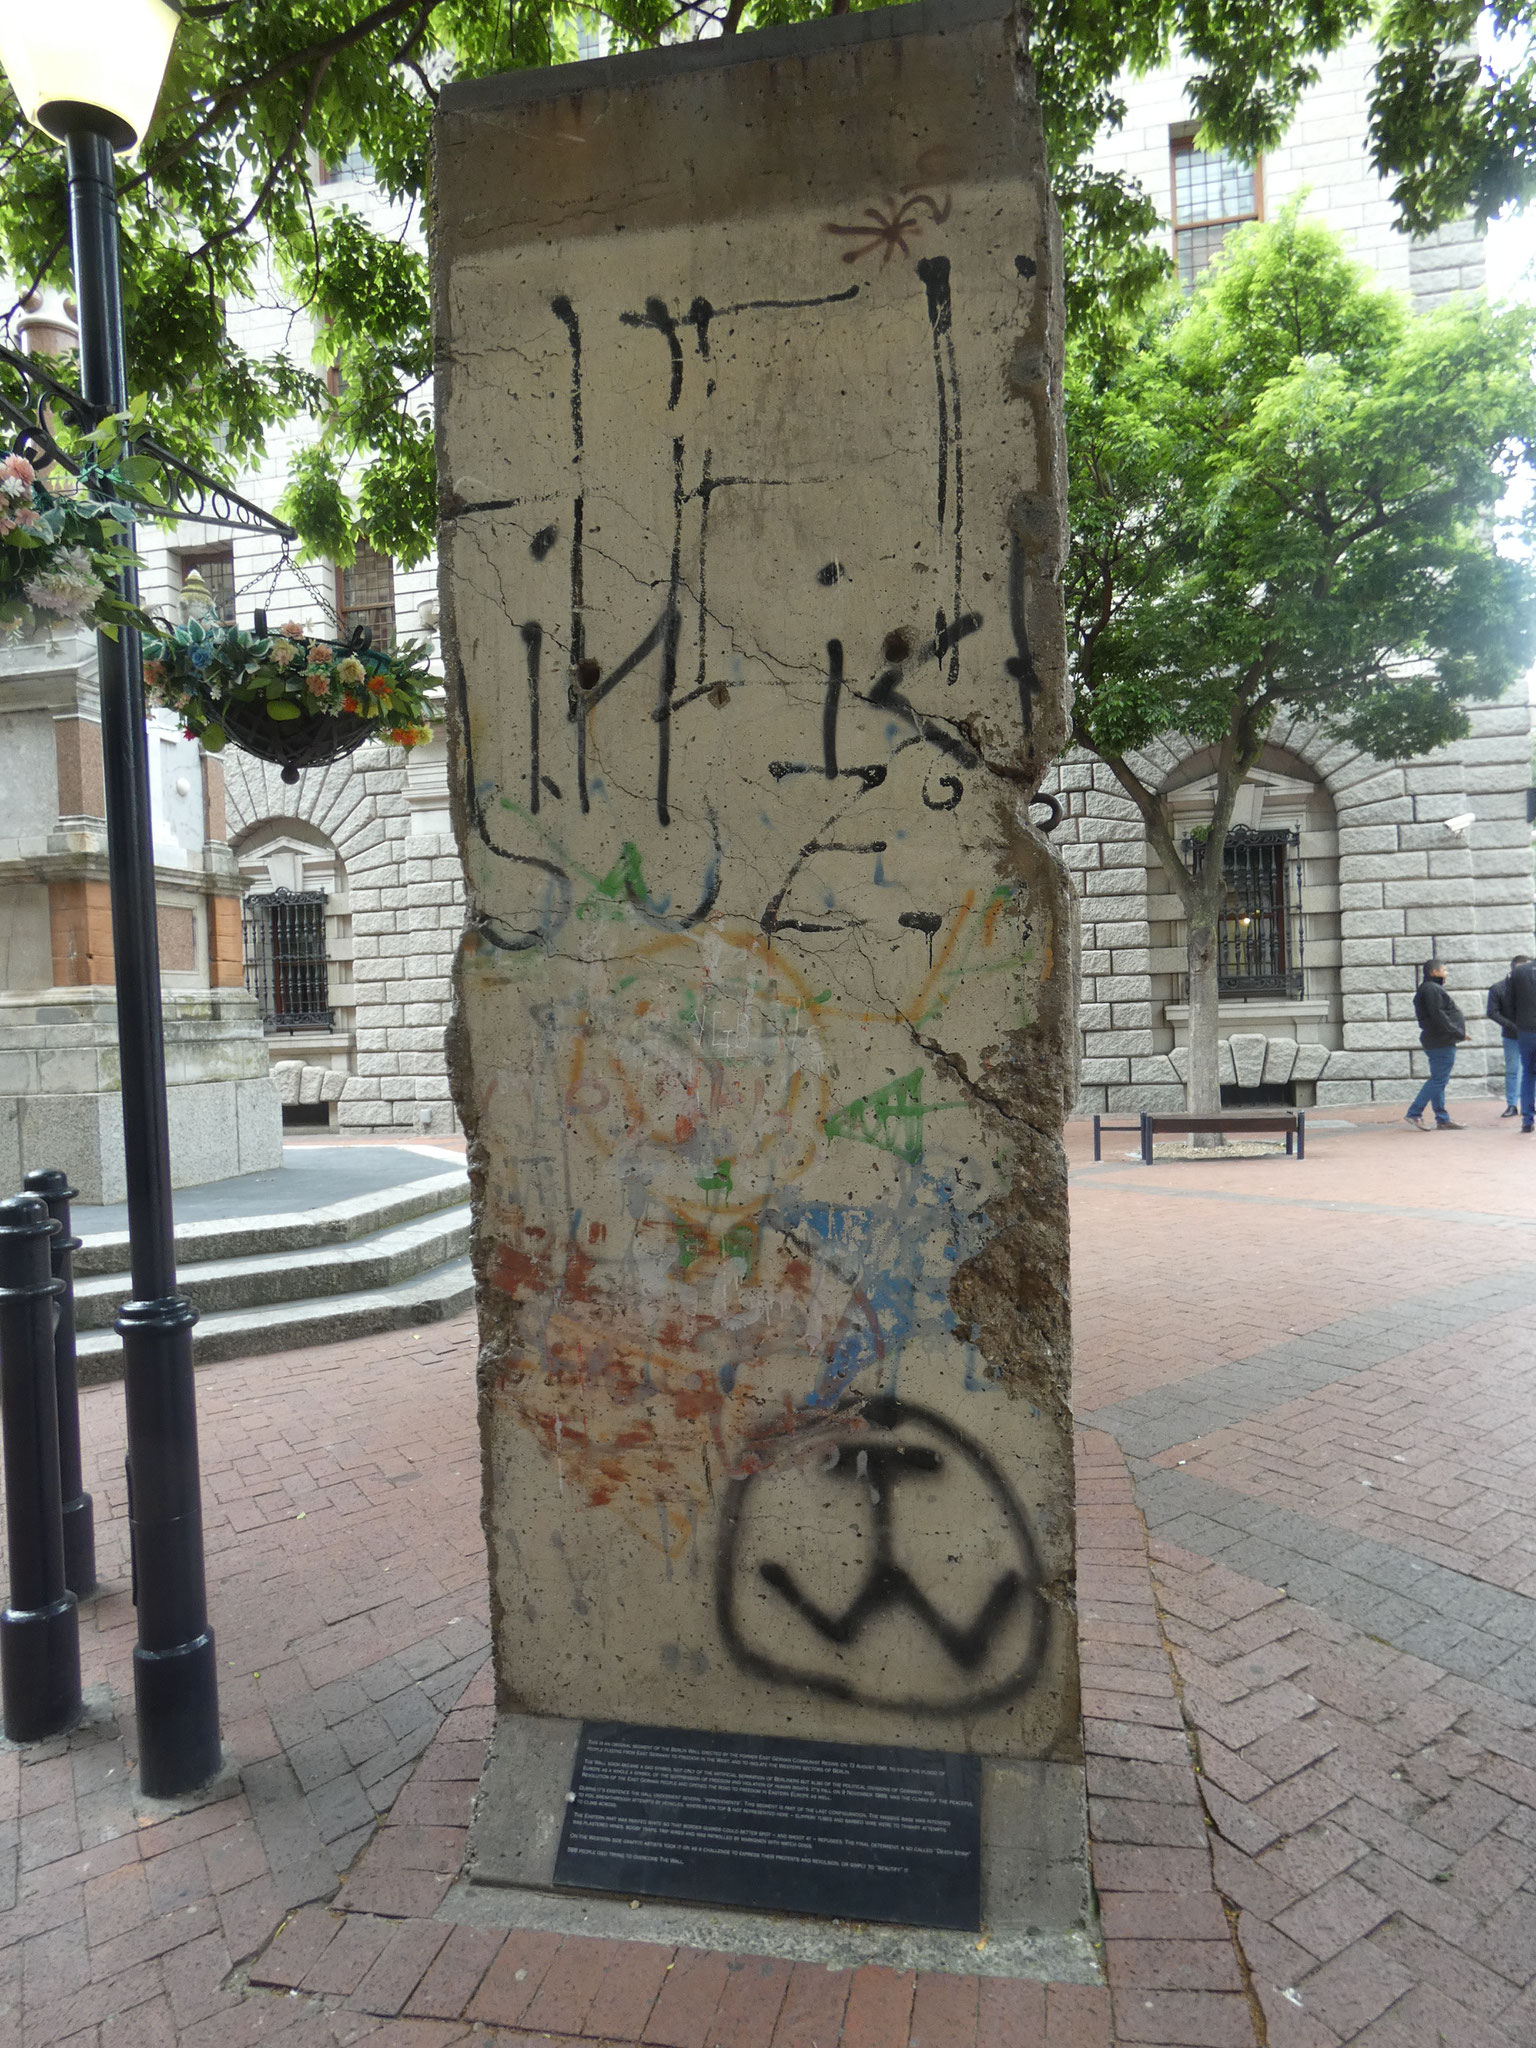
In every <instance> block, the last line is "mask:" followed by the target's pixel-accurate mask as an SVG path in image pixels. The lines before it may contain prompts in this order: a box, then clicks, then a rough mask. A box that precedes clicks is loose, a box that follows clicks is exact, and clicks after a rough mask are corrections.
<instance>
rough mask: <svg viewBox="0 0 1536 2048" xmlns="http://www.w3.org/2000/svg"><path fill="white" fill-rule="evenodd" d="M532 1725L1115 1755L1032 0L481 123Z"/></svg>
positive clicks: (487, 1436) (487, 1217) (521, 1506)
mask: <svg viewBox="0 0 1536 2048" xmlns="http://www.w3.org/2000/svg"><path fill="white" fill-rule="evenodd" d="M434 189H435V195H436V197H435V208H434V214H435V221H436V233H437V250H436V295H437V322H438V360H439V421H440V435H441V440H440V461H441V473H442V494H443V503H444V506H445V508H446V521H445V527H444V535H443V553H442V560H443V617H444V649H445V659H446V667H447V673H448V680H449V693H450V700H451V715H452V718H453V722H454V748H455V753H454V763H455V773H454V782H455V790H454V802H455V821H456V826H457V830H458V833H459V837H460V843H461V846H462V850H463V855H464V861H465V866H466V871H467V876H468V887H469V899H470V900H469V918H468V929H467V933H466V937H465V940H464V944H463V947H462V950H461V953H460V957H459V962H458V1010H457V1015H456V1020H455V1024H454V1026H453V1028H452V1031H451V1033H450V1060H451V1064H452V1068H453V1073H454V1078H455V1085H456V1088H457V1091H458V1103H459V1108H460V1112H461V1114H462V1116H463V1119H464V1121H465V1124H466V1126H467V1127H468V1129H469V1131H470V1133H471V1137H472V1144H471V1153H470V1161H471V1171H472V1175H473V1180H474V1186H475V1197H476V1211H477V1222H476V1265H477V1273H478V1285H479V1308H480V1321H481V1335H482V1347H483V1348H482V1352H481V1365H480V1374H481V1416H482V1428H483V1437H484V1456H485V1474H486V1500H485V1520H486V1529H487V1535H488V1541H489V1547H490V1570H491V1581H492V1596H493V1597H492V1606H493V1615H494V1625H495V1639H496V1671H497V1680H498V1689H499V1698H500V1702H501V1705H502V1707H503V1708H504V1709H507V1710H513V1709H515V1710H521V1711H522V1712H525V1713H531V1714H534V1715H545V1716H591V1717H616V1718H621V1719H626V1720H632V1721H650V1722H656V1723H666V1724H671V1725H680V1726H689V1727H695V1728H711V1729H726V1730H735V1731H741V1732H746V1733H753V1732H760V1733H768V1732H772V1733H776V1734H780V1735H803V1736H808V1737H837V1738H840V1739H843V1740H848V1741H873V1742H895V1743H917V1744H925V1745H931V1746H937V1747H947V1748H950V1749H959V1750H974V1751H980V1752H983V1753H986V1754H989V1755H996V1756H1013V1757H1024V1758H1058V1759H1073V1758H1075V1757H1077V1756H1078V1754H1079V1720H1078V1690H1077V1652H1076V1641H1075V1629H1074V1605H1073V1507H1072V1503H1073V1482H1072V1447H1071V1418H1070V1411H1069V1384H1068V1383H1069V1373H1070V1335H1069V1326H1068V1264H1067V1207H1066V1174H1065V1167H1064V1160H1063V1154H1062V1149H1061V1142H1060V1127H1061V1123H1062V1119H1063V1115H1064V1113H1065V1111H1066V1108H1067V1106H1068V1104H1069V1103H1070V1102H1071V1099H1072V1093H1073V1074H1072V1064H1073V1047H1074V1043H1075V1033H1074V1021H1073V1020H1074V974H1075V968H1074V954H1075V939H1074V933H1073V927H1072V916H1073V913H1072V901H1073V899H1072V894H1071V891H1070V889H1069V888H1068V886H1067V885H1066V881H1065V877H1064V874H1063V872H1062V870H1061V869H1060V867H1059V866H1058V864H1057V862H1056V861H1055V859H1054V858H1053V856H1052V853H1051V851H1050V847H1049V845H1048V842H1047V841H1046V839H1045V838H1044V837H1043V836H1042V835H1041V833H1040V832H1039V831H1037V830H1036V829H1034V828H1033V827H1032V826H1031V824H1030V822H1029V800H1030V795H1031V792H1032V791H1033V789H1034V787H1035V786H1036V784H1037V783H1038V781H1039V779H1040V777H1041V775H1042V773H1043V772H1044V770H1045V767H1046V765H1047V763H1048V762H1049V760H1050V759H1051V757H1052V755H1053V754H1054V753H1055V752H1056V750H1057V749H1058V748H1059V746H1060V745H1061V743H1062V739H1063V735H1064V730H1065V716H1066V711H1065V677H1064V655H1063V631H1062V621H1061V609H1060V596H1059V589H1058V576H1059V570H1060V562H1061V551H1062V546H1063V534H1064V521H1063V500H1062V458H1061V447H1060V435H1061V409H1060V335H1061V257H1060V247H1059V240H1058V232H1057V226H1056V222H1055V218H1054V215H1053V212H1052V208H1051V203H1050V199H1049V195H1048V190H1047V181H1046V169H1045V160H1044V152H1043V146H1042V140H1041V128H1040V119H1039V113H1038V108H1037V105H1036V101H1035V95H1034V81H1033V74H1032V72H1031V70H1030V68H1029V66H1028V64H1027V62H1026V61H1025V59H1024V56H1023V54H1022V50H1021V45H1020V41H1019V36H1018V30H1017V25H1016V23H1015V22H1014V21H1013V20H1012V19H1011V17H1010V16H1009V15H1008V14H1007V12H1006V11H1005V10H1003V9H1000V8H999V7H998V6H997V5H996V4H995V0H981V4H966V5H959V6H946V7H944V8H942V9H941V8H932V9H930V8H927V7H921V8H919V7H909V8H903V9H895V10H889V11H885V12H874V13H869V14H858V15H850V16H847V17H845V18H842V19H840V20H836V21H831V22H824V23H819V24H816V25H814V26H813V27H809V28H803V29H793V30H786V31H772V32H767V33H762V34H757V35H742V36H736V37H732V38H729V39H725V40H721V41H716V42H710V43H703V44H694V45H689V46H687V47H683V48H678V49H669V50H665V51H661V52H657V53H655V54H651V55H641V56H634V57H627V58H621V59H613V60H605V61H601V62H598V63H593V64H587V65H582V66H576V67H568V68H562V69H560V70H557V71H551V72H523V73H518V74H515V75H513V76H510V77H506V78H500V79H492V80H488V81H484V82H481V83H476V84H466V85H462V86H454V87H451V88H449V90H448V91H447V92H446V93H445V94H444V99H443V109H442V113H441V115H440V118H439V123H438V138H437V167H436V182H435V188H434Z"/></svg>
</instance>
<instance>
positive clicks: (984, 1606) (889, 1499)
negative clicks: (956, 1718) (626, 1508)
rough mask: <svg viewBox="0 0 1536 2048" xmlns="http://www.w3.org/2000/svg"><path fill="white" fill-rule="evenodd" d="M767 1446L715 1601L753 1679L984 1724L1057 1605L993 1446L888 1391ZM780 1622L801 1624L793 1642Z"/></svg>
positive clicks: (1015, 1683) (725, 1548) (722, 1565)
mask: <svg viewBox="0 0 1536 2048" xmlns="http://www.w3.org/2000/svg"><path fill="white" fill-rule="evenodd" d="M838 1423H839V1425H840V1427H838V1428H837V1429H836V1430H835V1431H832V1432H827V1433H824V1434H820V1435H818V1436H817V1437H816V1438H815V1439H814V1440H812V1441H809V1442H807V1441H806V1440H804V1439H803V1438H802V1439H797V1438H795V1437H793V1436H789V1437H781V1438H779V1439H777V1440H775V1441H771V1442H768V1443H765V1444H764V1445H763V1446H762V1447H761V1449H760V1452H759V1454H758V1462H756V1463H755V1466H754V1469H752V1470H751V1471H749V1472H747V1473H746V1474H744V1476H742V1477H741V1478H739V1479H737V1480H735V1481H734V1482H733V1484H732V1486H731V1489H730V1492H729V1493H728V1495H727V1496H726V1500H725V1503H724V1506H723V1509H722V1512H721V1517H720V1545H719V1554H718V1558H717V1563H716V1578H715V1602H716V1611H717V1614H718V1617H719V1624H720V1634H721V1638H722V1640H723V1641H724V1643H725V1645H726V1647H727V1650H728V1652H729V1653H730V1655H731V1656H732V1658H733V1659H734V1660H735V1661H736V1662H737V1663H738V1664H739V1665H740V1666H741V1667H742V1668H743V1669H745V1670H747V1671H750V1672H751V1673H752V1674H753V1675H754V1676H757V1677H760V1678H766V1679H772V1680H774V1681H776V1682H778V1683H780V1684H788V1685H797V1686H808V1687H809V1688H810V1689H811V1690H812V1691H814V1692H819V1693H823V1694H826V1695H827V1696H828V1697H830V1698H833V1699H842V1700H848V1701H851V1702H857V1703H858V1704H860V1705H863V1706H877V1707H887V1708H894V1709H897V1710H899V1711H901V1712H903V1713H916V1714H962V1713H976V1712H980V1711H982V1710H983V1709H985V1708H987V1707H993V1706H998V1705H1000V1704H1002V1703H1003V1702H1005V1701H1007V1700H1010V1699H1013V1698H1016V1697H1017V1696H1018V1694H1020V1693H1021V1692H1024V1691H1025V1690H1026V1689H1027V1688H1028V1687H1029V1686H1030V1685H1031V1684H1032V1683H1033V1681H1034V1679H1035V1678H1036V1676H1037V1675H1038V1673H1039V1670H1040V1665H1041V1661H1042V1657H1043V1654H1044V1648H1045V1639H1046V1629H1047V1622H1048V1609H1047V1606H1046V1602H1045V1600H1044V1598H1043V1596H1042V1594H1041V1591H1040V1567H1039V1560H1038V1558H1037V1556H1036V1552H1035V1544H1034V1538H1033V1536H1032V1535H1031V1533H1030V1528H1029V1523H1028V1520H1027V1519H1026V1517H1025V1514H1024V1511H1023V1509H1022V1507H1021V1506H1020V1504H1019V1502H1018V1500H1017V1499H1016V1498H1015V1496H1014V1494H1013V1492H1012V1491H1011V1489H1010V1488H1009V1486H1008V1483H1007V1481H1006V1480H1005V1479H1004V1477H1003V1475H1002V1473H1001V1472H1000V1471H999V1469H998V1467H997V1465H996V1464H995V1463H994V1462H993V1460H992V1459H991V1458H990V1457H989V1456H988V1455H987V1453H986V1452H985V1451H984V1450H983V1449H982V1448H981V1446H980V1444H978V1443H977V1442H975V1440H974V1439H973V1438H971V1437H970V1436H968V1435H966V1434H965V1432H963V1431H962V1430H960V1429H958V1428H956V1427H955V1425H954V1424H953V1423H952V1422H949V1421H947V1420H946V1419H945V1418H944V1417H943V1416H942V1415H939V1414H937V1413H935V1412H934V1411H933V1410H932V1409H930V1408H925V1407H922V1406H920V1405H918V1404H916V1403H913V1402H908V1401H902V1400H898V1399H896V1398H894V1397H893V1396H890V1395H882V1394H876V1395H872V1396H870V1397H869V1398H868V1399H867V1400H864V1401H862V1402H857V1401H853V1402H849V1403H848V1404H847V1409H846V1412H844V1413H841V1414H840V1415H839V1417H838ZM785 1610H787V1611H788V1613H789V1614H791V1615H793V1616H794V1617H795V1619H796V1621H797V1622H798V1623H802V1624H803V1627H796V1628H793V1629H792V1630H791V1631H789V1632H788V1633H786V1629H785Z"/></svg>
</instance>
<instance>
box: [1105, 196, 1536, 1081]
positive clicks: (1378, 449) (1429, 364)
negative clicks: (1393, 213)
mask: <svg viewBox="0 0 1536 2048" xmlns="http://www.w3.org/2000/svg"><path fill="white" fill-rule="evenodd" d="M1533 346H1536V315H1533V314H1532V313H1531V312H1529V311H1527V310H1524V309H1521V310H1505V311H1497V310H1491V309H1490V308H1489V307H1487V306H1486V305H1483V304H1480V303H1469V304H1464V305H1459V306H1456V307H1453V308H1451V309H1449V310H1446V311H1442V312H1436V313H1431V314H1417V315H1416V314H1414V313H1412V312H1410V311H1409V310H1408V308H1407V306H1406V304H1405V303H1404V301H1403V300H1402V299H1400V298H1399V297H1398V296H1397V295H1396V294H1395V293H1392V292H1389V291H1385V290H1383V289H1381V288H1380V287H1378V286H1376V285H1375V284H1373V283H1372V282H1371V281H1370V280H1369V278H1368V277H1367V275H1366V273H1365V272H1363V271H1362V270H1361V269H1359V268H1358V267H1357V266H1356V265H1354V264H1353V263H1351V262H1350V261H1349V260H1348V259H1347V258H1346V257H1345V255H1344V253H1343V250H1342V248H1341V246H1340V244H1339V242H1338V241H1337V240H1336V239H1335V237H1334V236H1333V235H1331V234H1330V233H1329V232H1328V230H1327V229H1326V228H1324V227H1322V226H1321V225H1318V224H1315V223H1302V222H1301V221H1300V220H1299V219H1298V217H1297V214H1296V212H1295V210H1294V209H1292V210H1291V211H1289V212H1287V213H1286V214H1284V215H1282V216H1281V217H1280V218H1279V219H1278V220H1276V221H1275V222H1273V223H1271V224H1269V225H1267V226H1262V227H1259V226H1255V227H1249V228H1245V229H1243V230H1242V231H1241V232H1240V233H1238V234H1237V235H1234V236H1233V237H1232V238H1231V239H1230V240H1229V241H1228V242H1227V244H1226V245H1225V247H1224V249H1223V251H1222V253H1221V255H1220V256H1219V257H1218V259H1217V261H1216V262H1215V263H1214V264H1213V265H1212V267H1211V268H1210V270H1209V271H1207V272H1206V274H1205V276H1204V278H1203V279H1202V280H1201V281H1200V283H1199V284H1198V286H1197V288H1196V290H1195V292H1194V294H1193V297H1192V298H1191V300H1190V301H1189V302H1188V303H1187V304H1186V303H1185V302H1184V301H1182V300H1181V299H1180V298H1179V297H1178V296H1177V295H1176V294H1175V295H1172V296H1159V297H1158V298H1157V299H1156V301H1155V302H1154V304H1153V305H1152V307H1151V309H1150V311H1149V312H1148V313H1147V314H1146V315H1145V316H1144V317H1143V319H1142V321H1141V322H1140V324H1139V326H1138V327H1137V328H1136V329H1135V330H1133V331H1132V332H1130V333H1129V334H1128V335H1127V336H1126V338H1125V341H1124V347H1123V349H1122V351H1121V352H1120V353H1119V354H1118V355H1116V356H1113V357H1111V356H1107V355H1106V354H1105V353H1103V352H1102V351H1094V350H1083V349H1081V348H1079V349H1077V350H1075V351H1074V350H1069V368H1068V380H1067V438H1068V455H1069V485H1068V490H1069V501H1070V506H1071V517H1072V548H1071V554H1070V558H1069V565H1068V579H1067V580H1068V591H1067V619H1068V637H1069V646H1070V647H1071V649H1072V658H1073V672H1074V686H1075V701H1074V710H1073V722H1074V733H1075V736H1076V738H1077V740H1078V741H1079V742H1080V743H1081V744H1082V745H1083V746H1085V747H1087V748H1089V749H1091V750H1092V752H1093V753H1095V754H1096V755H1097V756H1098V757H1099V759H1100V760H1102V761H1104V762H1105V763H1107V765H1108V766H1109V767H1110V769H1111V770H1112V771H1113V773H1114V775H1115V777H1116V779H1117V780H1118V782H1119V783H1120V785H1121V787H1122V788H1123V789H1124V790H1125V792H1126V794H1127V796H1128V797H1129V798H1130V800H1131V801H1132V802H1133V803H1134V804H1135V805H1136V808H1137V810H1138V811H1139V812H1140V813H1141V816H1142V818H1143V820H1144V821H1145V825H1146V830H1147V835H1148V838H1149V839H1150V841H1151V844H1152V847H1153V850H1154V851H1155V852H1156V854H1157V857H1158V859H1159V861H1160V862H1161V863H1162V866H1163V869H1164V872H1165V873H1166V875H1167V877H1168V880H1169V883H1170V885H1171V887H1172V888H1173V889H1174V890H1175V891H1176V892H1177V894H1178V897H1179V899H1180V902H1181V903H1182V905H1183V909H1184V915H1185V919H1186V924H1187V930H1188V962H1189V1006H1190V1011H1189V1080H1188V1088H1189V1105H1190V1109H1191V1111H1192V1112H1193V1113H1195V1114H1200V1113H1202V1112H1209V1111H1213V1110H1215V1109H1216V1108H1218V1107H1219V1104H1220V1088H1219V1082H1218V1065H1217V1038H1218V1029H1217V1017H1218V1011H1217V943H1218V935H1219V919H1220V912H1221V905H1222V900H1223V892H1224V879H1223V858H1224V853H1225V849H1226V843H1227V834H1228V830H1229V827H1230V825H1231V822H1232V812H1233V806H1234V803H1235V801H1236V798H1237V794H1238V791H1239V789H1240V788H1241V786H1242V783H1243V780H1244V778H1245V776H1247V774H1248V773H1249V772H1250V770H1251V769H1252V768H1253V767H1254V766H1255V764H1256V763H1257V761H1258V759H1259V755H1260V753H1261V751H1262V749H1263V746H1264V742H1265V737H1266V735H1267V734H1268V732H1269V731H1270V729H1271V727H1272V725H1273V723H1274V721H1275V719H1276V718H1277V717H1278V716H1279V715H1280V714H1281V713H1286V714H1289V715H1292V716H1299V717H1301V718H1305V719H1310V720H1316V721H1318V722H1319V723H1320V724H1322V725H1323V726H1324V727H1325V728H1326V729H1327V730H1328V731H1330V732H1332V733H1334V734H1336V735H1337V736H1339V737H1340V738H1342V739H1347V740H1349V741H1351V742H1353V743H1354V744H1355V745H1356V746H1358V747H1361V748H1363V749H1364V750H1365V751H1366V752H1367V753H1369V754H1371V755H1373V756H1375V757H1376V758H1378V759H1381V760H1391V759H1400V758H1402V757H1404V756H1412V755H1415V754H1420V753H1424V752H1426V751H1427V750H1428V749H1430V748H1432V747H1437V746H1442V745H1444V744H1445V743H1446V742H1447V741H1449V740H1453V739H1455V738H1457V737H1458V736H1459V735H1460V734H1462V733H1464V732H1465V731H1466V729H1467V718H1466V712H1465V709H1464V707H1465V705H1466V704H1467V703H1468V702H1470V701H1474V700H1476V699H1479V698H1492V697H1497V696H1499V695H1500V694H1501V693H1502V692H1503V691H1504V690H1505V689H1506V688H1507V687H1508V686H1509V684H1510V683H1511V682H1512V681H1514V679H1515V678H1516V677H1517V676H1519V675H1521V674H1522V673H1523V672H1524V671H1525V669H1526V668H1527V667H1528V666H1529V664H1530V662H1531V659H1532V656H1533V652H1536V630H1533V598H1536V576H1533V574H1532V571H1531V569H1530V568H1529V567H1528V566H1527V563H1526V562H1525V561H1524V560H1522V559H1520V558H1519V557H1518V556H1516V555H1512V554H1509V553H1503V552H1500V549H1499V546H1498V544H1497V543H1498V539H1499V521H1498V518H1497V510H1498V506H1499V501H1500V499H1501V497H1502V496H1503V494H1504V491H1505V487H1506V484H1507V482H1508V480H1509V478H1510V477H1511V475H1512V474H1513V472H1514V470H1515V469H1516V468H1517V467H1518V466H1519V465H1520V464H1521V463H1522V462H1523V461H1525V459H1526V458H1527V456H1528V454H1529V451H1530V449H1531V446H1532V443H1533V440H1536V385H1533V383H1532V377H1531V358H1532V350H1533ZM1519 523H1520V525H1521V527H1522V528H1523V538H1524V539H1525V540H1526V541H1527V543H1528V542H1529V539H1530V538H1531V536H1532V534H1533V533H1536V518H1533V517H1532V515H1531V514H1530V513H1529V512H1526V513H1525V514H1523V515H1521V516H1520V520H1519ZM1170 732H1176V733H1183V734H1187V735H1189V736H1190V737H1191V738H1194V739H1197V740H1200V741H1202V742H1204V743H1206V744H1207V745H1209V746H1211V747H1213V748H1214V749H1215V751H1216V776H1215V791H1216V794H1215V801H1214V806H1213V810H1212V816H1211V821H1210V827H1209V831H1208V833H1207V834H1206V836H1205V837H1204V839H1203V841H1197V842H1196V843H1195V844H1194V845H1192V846H1191V848H1190V851H1189V855H1188V857H1186V855H1185V852H1184V850H1183V848H1181V846H1180V844H1179V843H1178V841H1177V840H1176V838H1175V836H1174V832H1173V828H1172V825H1171V823H1170V819H1169V813H1168V809H1167V805H1166V802H1165V800H1164V798H1163V796H1162V795H1160V794H1159V792H1158V791H1157V790H1156V789H1155V788H1154V787H1153V786H1152V784H1151V783H1150V782H1149V781H1148V780H1147V778H1146V777H1145V776H1144V775H1143V774H1142V773H1140V772H1139V771H1138V769H1137V767H1136V765H1135V764H1134V762H1133V760H1132V758H1131V757H1132V756H1133V755H1134V754H1135V753H1136V751H1137V750H1138V749H1139V748H1142V747H1145V746H1147V745H1148V744H1149V743H1150V742H1151V741H1153V740H1155V739H1156V738H1157V737H1158V736H1159V735H1160V734H1164V733H1170Z"/></svg>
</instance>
